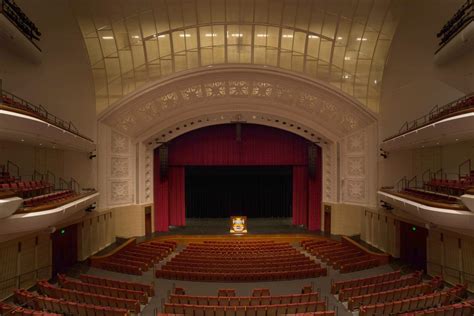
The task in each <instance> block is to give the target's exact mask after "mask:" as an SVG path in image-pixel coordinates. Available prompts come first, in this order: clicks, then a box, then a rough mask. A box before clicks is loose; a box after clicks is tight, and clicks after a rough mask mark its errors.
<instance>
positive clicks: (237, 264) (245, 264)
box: [169, 256, 314, 268]
mask: <svg viewBox="0 0 474 316" xmlns="http://www.w3.org/2000/svg"><path fill="white" fill-rule="evenodd" d="M169 262H173V264H177V265H193V266H196V267H201V266H206V267H216V268H219V267H222V266H227V267H233V268H250V267H254V266H255V263H256V262H257V263H258V264H259V265H260V264H264V265H265V266H266V267H272V266H279V265H282V264H291V263H292V264H305V263H311V262H313V263H314V261H313V260H311V259H310V258H309V257H306V256H303V257H299V256H298V257H295V256H291V257H285V258H281V259H278V260H277V259H275V260H271V259H267V260H266V259H261V260H249V261H246V260H236V261H233V260H231V262H229V259H226V260H216V261H211V262H210V261H209V259H196V258H178V257H174V258H171V260H170V261H169Z"/></svg>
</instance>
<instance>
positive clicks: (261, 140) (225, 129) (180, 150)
mask: <svg viewBox="0 0 474 316" xmlns="http://www.w3.org/2000/svg"><path fill="white" fill-rule="evenodd" d="M240 138H241V140H240V141H237V140H236V128H235V125H217V126H210V127H206V128H202V129H198V130H195V131H193V132H191V133H188V134H185V135H183V136H180V137H178V138H176V139H174V140H173V141H172V142H171V143H170V144H169V147H168V148H169V164H170V165H172V166H186V165H194V166H229V165H234V166H248V165H261V166H274V165H280V166H283V165H286V166H292V165H306V164H307V163H308V155H307V151H308V149H307V146H308V145H307V141H306V140H305V139H304V138H302V137H299V136H297V135H295V134H292V133H289V132H286V131H283V130H279V129H276V128H269V127H266V126H260V125H253V124H244V125H242V130H241V137H240Z"/></svg>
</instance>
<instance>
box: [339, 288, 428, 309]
mask: <svg viewBox="0 0 474 316" xmlns="http://www.w3.org/2000/svg"><path fill="white" fill-rule="evenodd" d="M430 293H433V288H432V287H431V285H430V284H427V283H421V284H416V285H411V286H406V287H402V288H399V289H393V290H388V291H383V292H376V293H371V294H365V295H358V296H352V297H351V298H349V304H348V308H349V310H351V311H353V310H355V309H358V308H359V307H360V306H362V305H369V304H377V303H385V302H392V301H398V300H404V299H407V298H412V297H416V296H419V295H425V294H430Z"/></svg>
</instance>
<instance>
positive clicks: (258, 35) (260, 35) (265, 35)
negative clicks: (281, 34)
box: [257, 34, 268, 37]
mask: <svg viewBox="0 0 474 316" xmlns="http://www.w3.org/2000/svg"><path fill="white" fill-rule="evenodd" d="M257 37H268V34H257Z"/></svg>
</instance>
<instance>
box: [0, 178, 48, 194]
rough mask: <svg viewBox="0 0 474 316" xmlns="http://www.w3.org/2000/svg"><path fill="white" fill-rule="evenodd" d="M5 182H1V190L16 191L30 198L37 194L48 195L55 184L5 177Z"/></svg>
mask: <svg viewBox="0 0 474 316" xmlns="http://www.w3.org/2000/svg"><path fill="white" fill-rule="evenodd" d="M3 179H4V181H5V182H3V183H0V190H1V191H14V192H15V193H16V194H17V195H18V196H20V197H22V198H25V199H28V198H32V197H35V196H40V195H46V194H49V193H51V192H52V191H53V190H54V188H53V185H52V184H50V183H48V182H46V181H17V180H16V179H14V180H13V181H11V179H13V178H9V180H8V182H6V181H7V180H6V179H7V178H3Z"/></svg>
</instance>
